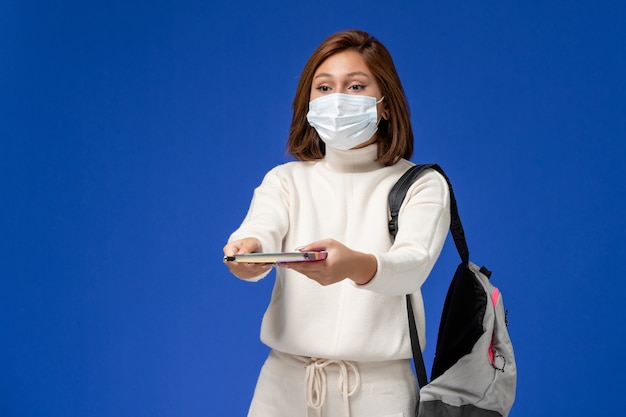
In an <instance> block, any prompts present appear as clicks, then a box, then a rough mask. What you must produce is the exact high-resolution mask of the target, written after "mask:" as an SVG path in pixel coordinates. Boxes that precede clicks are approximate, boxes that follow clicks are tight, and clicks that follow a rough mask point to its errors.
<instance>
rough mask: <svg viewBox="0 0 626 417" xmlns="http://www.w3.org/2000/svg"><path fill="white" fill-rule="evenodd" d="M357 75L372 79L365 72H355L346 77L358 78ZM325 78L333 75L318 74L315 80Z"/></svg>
mask: <svg viewBox="0 0 626 417" xmlns="http://www.w3.org/2000/svg"><path fill="white" fill-rule="evenodd" d="M357 75H362V76H364V77H367V78H370V76H369V75H367V74H366V73H364V72H363V71H354V72H350V73H348V74H346V76H348V77H354V76H357ZM324 77H332V74H329V73H327V72H322V73H319V74H317V75H316V76H315V77H314V78H313V79H316V78H324Z"/></svg>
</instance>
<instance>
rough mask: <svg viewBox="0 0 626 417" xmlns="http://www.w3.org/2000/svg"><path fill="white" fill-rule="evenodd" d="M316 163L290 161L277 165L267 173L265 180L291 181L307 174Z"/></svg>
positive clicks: (265, 181)
mask: <svg viewBox="0 0 626 417" xmlns="http://www.w3.org/2000/svg"><path fill="white" fill-rule="evenodd" d="M314 165H315V163H314V162H306V161H290V162H286V163H284V164H281V165H276V166H275V167H274V168H272V169H270V170H269V171H268V172H267V173H266V174H265V177H264V178H263V182H264V183H267V182H275V181H278V182H285V181H289V180H290V179H293V178H296V177H300V176H302V175H307V173H308V172H310V170H311V168H312V167H313V166H314Z"/></svg>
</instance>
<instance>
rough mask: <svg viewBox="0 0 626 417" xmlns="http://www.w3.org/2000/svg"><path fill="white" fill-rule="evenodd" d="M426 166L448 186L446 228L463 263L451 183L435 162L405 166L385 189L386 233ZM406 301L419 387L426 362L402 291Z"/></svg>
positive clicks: (462, 242)
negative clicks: (386, 201) (447, 227)
mask: <svg viewBox="0 0 626 417" xmlns="http://www.w3.org/2000/svg"><path fill="white" fill-rule="evenodd" d="M427 169H434V170H435V171H437V172H439V173H440V174H441V175H442V176H443V177H444V178H445V180H446V183H447V184H448V189H449V190H450V232H451V234H452V238H453V239H454V244H455V246H456V249H457V251H458V253H459V256H460V257H461V260H462V261H463V263H464V264H465V265H468V264H469V249H468V248H467V242H466V241H465V232H464V230H463V225H462V224H461V219H460V217H459V211H458V208H457V204H456V199H455V197H454V192H453V191H452V184H450V180H449V179H448V176H447V175H446V174H445V172H444V171H443V169H442V168H441V167H440V166H439V165H437V164H423V165H415V166H413V167H411V168H409V169H408V170H407V171H406V172H405V173H404V174H403V175H402V177H400V179H399V180H398V182H396V184H395V185H394V186H393V188H392V189H391V192H390V193H389V211H390V214H391V220H389V233H390V234H391V236H392V238H393V239H395V238H396V234H397V233H398V214H399V212H400V207H401V206H402V202H403V201H404V198H405V197H406V193H407V191H408V190H409V188H410V187H411V185H412V184H413V183H414V182H415V180H417V178H418V177H419V176H420V175H422V173H423V172H424V171H425V170H427ZM406 304H407V312H408V319H409V334H410V336H411V350H412V351H413V362H414V364H415V372H416V374H417V382H418V384H419V387H420V388H422V387H424V385H426V384H428V376H427V375H426V366H425V365H424V357H423V355H422V349H421V346H420V342H419V336H418V333H417V326H416V324H415V316H414V315H413V304H412V303H411V295H410V294H407V295H406Z"/></svg>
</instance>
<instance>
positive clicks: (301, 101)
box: [287, 30, 413, 165]
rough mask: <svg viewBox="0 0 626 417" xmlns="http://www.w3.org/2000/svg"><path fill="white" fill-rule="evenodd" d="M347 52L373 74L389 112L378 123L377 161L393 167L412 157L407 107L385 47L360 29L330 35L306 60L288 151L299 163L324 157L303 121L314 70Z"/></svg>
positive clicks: (315, 136)
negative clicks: (358, 55) (386, 117)
mask: <svg viewBox="0 0 626 417" xmlns="http://www.w3.org/2000/svg"><path fill="white" fill-rule="evenodd" d="M346 50H352V51H356V52H358V53H360V54H361V56H362V57H363V59H364V60H365V64H366V65H367V67H368V68H369V70H370V71H372V73H373V75H374V78H375V79H376V83H377V84H378V86H379V88H380V91H381V93H382V95H383V96H384V97H385V102H386V104H387V106H388V109H389V119H388V120H385V119H381V120H380V122H379V124H378V131H377V135H378V139H377V143H378V161H379V162H380V163H381V164H383V165H393V164H395V163H396V162H397V161H398V160H399V159H400V158H405V159H409V158H411V156H412V155H413V129H412V128H411V120H410V115H409V105H408V103H407V100H406V95H405V94H404V89H403V88H402V83H401V82H400V77H399V76H398V73H397V71H396V67H395V65H394V63H393V60H392V59H391V55H390V54H389V51H388V50H387V48H385V46H384V45H383V44H382V43H380V42H379V41H378V40H377V39H376V38H374V37H373V36H371V35H370V34H368V33H366V32H363V31H360V30H348V31H343V32H337V33H335V34H333V35H331V36H329V37H328V38H327V39H326V40H325V41H324V42H322V44H321V45H320V46H318V47H317V49H316V50H315V51H314V52H313V54H312V55H311V57H310V58H309V60H308V61H307V63H306V65H305V66H304V69H303V70H302V74H301V75H300V80H299V81H298V86H297V88H296V95H295V97H294V99H293V105H292V106H293V116H292V119H291V127H290V129H289V139H288V140H287V151H288V152H289V153H291V154H292V155H293V156H294V157H295V158H296V159H298V160H301V161H312V160H316V159H321V158H323V157H324V154H325V153H326V145H325V144H324V142H323V141H322V140H321V139H320V138H319V135H318V134H317V132H316V131H315V129H314V128H313V127H311V125H309V123H308V121H307V118H306V115H307V113H308V111H309V101H310V98H311V85H312V83H313V76H314V75H315V71H317V68H318V67H319V66H320V65H321V64H322V62H324V60H325V59H327V58H328V57H330V56H331V55H334V54H336V53H338V52H343V51H346Z"/></svg>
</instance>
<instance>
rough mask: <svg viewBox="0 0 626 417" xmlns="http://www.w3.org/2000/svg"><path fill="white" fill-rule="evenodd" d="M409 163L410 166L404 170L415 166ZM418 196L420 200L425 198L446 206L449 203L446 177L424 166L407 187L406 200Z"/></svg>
mask: <svg viewBox="0 0 626 417" xmlns="http://www.w3.org/2000/svg"><path fill="white" fill-rule="evenodd" d="M410 164H411V166H409V167H408V168H407V169H406V170H408V169H409V168H411V167H413V166H415V164H413V163H410ZM406 170H405V171H404V172H406ZM418 196H419V199H420V200H423V199H427V200H430V202H432V203H434V204H441V205H443V206H448V205H449V204H450V189H449V186H448V182H447V180H446V178H445V177H444V176H443V175H442V174H441V173H439V172H438V171H437V170H435V169H433V168H426V169H425V170H424V171H423V172H422V173H421V174H420V175H419V177H418V178H417V179H416V180H415V182H413V184H412V185H411V187H409V190H408V192H407V200H410V199H412V198H413V197H418Z"/></svg>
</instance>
